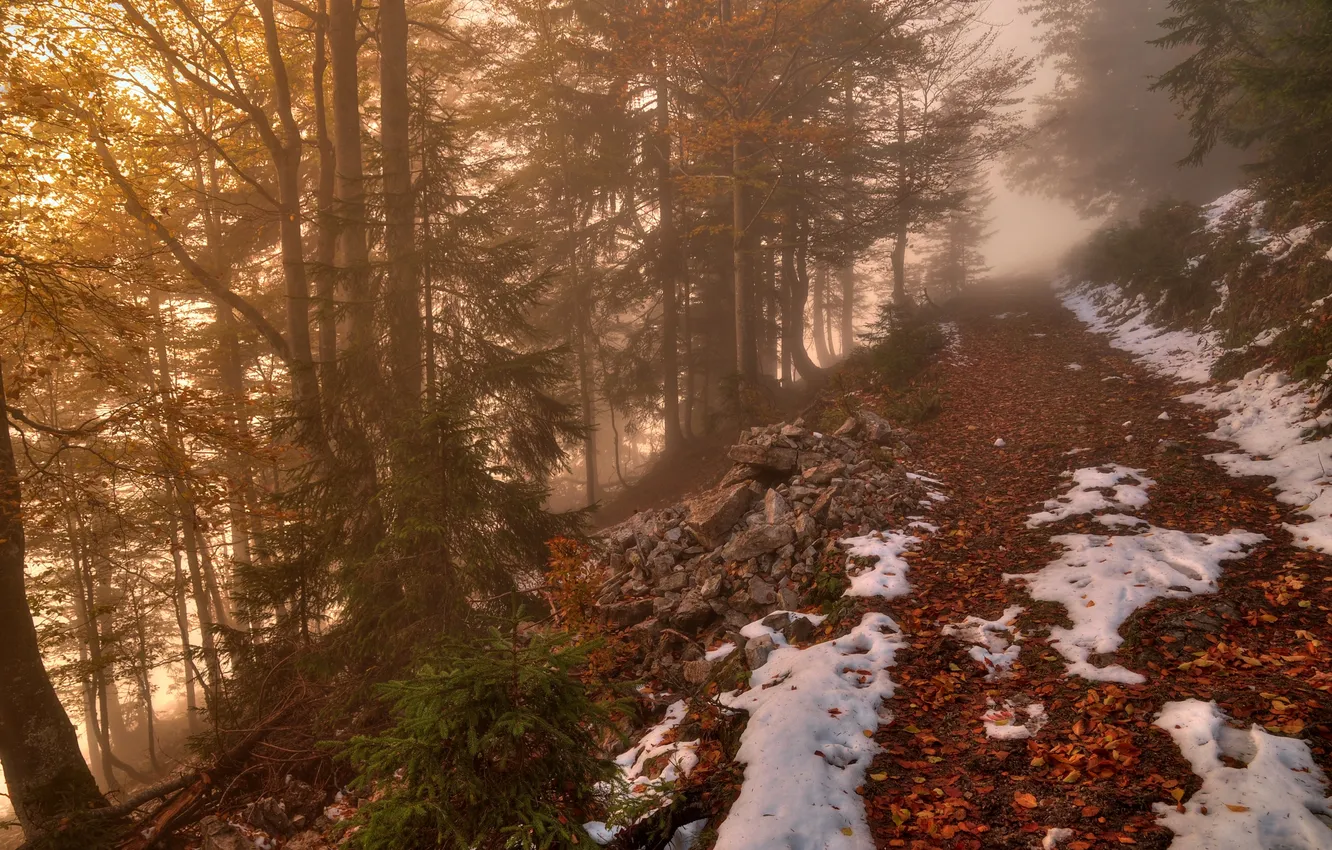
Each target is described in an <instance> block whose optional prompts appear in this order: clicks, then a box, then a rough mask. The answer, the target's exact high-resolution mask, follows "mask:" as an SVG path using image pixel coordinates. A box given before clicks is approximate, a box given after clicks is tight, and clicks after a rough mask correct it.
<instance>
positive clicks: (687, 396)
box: [680, 275, 697, 439]
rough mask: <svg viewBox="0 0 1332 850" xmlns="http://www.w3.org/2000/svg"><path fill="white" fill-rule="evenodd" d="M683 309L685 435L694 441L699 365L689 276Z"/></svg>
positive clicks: (685, 284) (685, 277) (685, 287)
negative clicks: (695, 352)
mask: <svg viewBox="0 0 1332 850" xmlns="http://www.w3.org/2000/svg"><path fill="white" fill-rule="evenodd" d="M683 307H684V309H683V310H682V311H681V313H682V315H681V320H682V321H681V327H680V336H681V337H682V340H683V342H684V370H685V382H684V435H685V438H686V439H692V438H693V436H694V383H695V382H694V372H695V370H696V369H697V363H696V362H695V358H694V334H693V315H694V308H693V298H692V296H691V294H690V280H689V276H688V275H685V276H684V293H683Z"/></svg>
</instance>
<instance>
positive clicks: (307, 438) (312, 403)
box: [254, 0, 330, 463]
mask: <svg viewBox="0 0 1332 850" xmlns="http://www.w3.org/2000/svg"><path fill="white" fill-rule="evenodd" d="M254 5H255V8H256V9H257V10H258V11H259V15H260V17H261V18H262V19H263V25H264V47H265V50H266V51H267V54H268V64H269V67H270V69H271V70H272V72H273V81H272V82H273V99H274V101H275V105H276V108H277V113H278V118H279V120H280V121H281V123H282V128H283V133H282V136H283V138H282V141H281V143H280V144H274V145H273V146H272V149H271V150H270V153H271V155H272V158H273V166H274V168H275V169H276V171H277V183H278V243H279V246H280V249H281V254H282V277H283V281H284V283H285V284H286V287H285V288H286V296H287V346H288V349H289V351H290V355H291V360H290V362H289V363H288V366H287V368H288V371H289V372H290V374H291V398H292V408H293V411H294V413H295V419H296V422H295V424H296V435H297V439H298V440H299V442H300V443H301V444H302V445H303V446H305V447H307V448H309V449H310V450H312V451H313V452H315V454H316V455H317V457H318V459H319V460H320V461H321V462H323V463H327V462H328V460H329V456H330V453H329V450H328V442H327V437H326V434H325V432H324V425H323V410H322V407H321V404H320V396H319V375H318V372H316V370H315V365H314V354H313V352H312V350H311V347H310V281H309V278H308V277H307V275H306V270H305V243H304V238H303V236H302V234H301V132H300V126H299V125H298V124H297V123H296V117H295V114H294V113H293V112H292V101H291V83H290V80H289V78H288V76H287V65H286V62H285V61H284V60H283V58H282V48H281V46H280V41H279V38H278V29H277V19H276V18H275V17H274V15H273V0H255V4H254Z"/></svg>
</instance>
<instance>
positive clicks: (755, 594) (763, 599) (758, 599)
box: [749, 577, 777, 605]
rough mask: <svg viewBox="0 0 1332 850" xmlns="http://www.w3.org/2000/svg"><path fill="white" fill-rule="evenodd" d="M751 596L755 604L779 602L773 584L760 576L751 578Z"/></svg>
mask: <svg viewBox="0 0 1332 850" xmlns="http://www.w3.org/2000/svg"><path fill="white" fill-rule="evenodd" d="M749 598H750V599H751V600H753V602H754V604H755V605H775V604H777V592H776V591H775V590H773V589H772V585H770V584H768V583H767V582H766V581H764V580H763V579H761V578H758V577H755V578H751V579H750V580H749Z"/></svg>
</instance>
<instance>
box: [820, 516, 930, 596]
mask: <svg viewBox="0 0 1332 850" xmlns="http://www.w3.org/2000/svg"><path fill="white" fill-rule="evenodd" d="M918 543H920V538H919V537H913V536H911V535H910V534H903V533H902V532H900V531H888V532H883V531H872V532H870V533H869V534H866V535H862V536H860V537H848V538H846V539H844V540H842V541H840V545H842V546H844V547H846V551H847V555H848V561H847V565H846V574H847V576H848V577H850V579H851V585H850V587H848V588H847V589H846V593H845V594H843V595H844V596H882V597H883V598H884V599H893V598H894V597H898V596H902V595H903V594H905V593H907V592H908V591H910V590H911V585H909V584H907V580H906V574H907V570H909V569H910V568H911V565H910V564H908V563H907V562H906V559H905V558H903V557H902V554H903V553H904V552H906V551H907V550H908V549H911V548H912V547H913V546H915V545H916V544H918ZM855 558H874V559H875V562H874V564H873V566H869V567H865V566H860V565H857V564H856V562H855V561H854V559H855Z"/></svg>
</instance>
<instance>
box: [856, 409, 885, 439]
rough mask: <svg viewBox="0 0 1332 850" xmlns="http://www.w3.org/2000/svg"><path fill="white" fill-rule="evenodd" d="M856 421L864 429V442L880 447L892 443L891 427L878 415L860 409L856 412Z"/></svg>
mask: <svg viewBox="0 0 1332 850" xmlns="http://www.w3.org/2000/svg"><path fill="white" fill-rule="evenodd" d="M856 419H858V420H860V425H861V427H862V428H864V429H865V433H864V438H865V439H866V440H868V441H870V442H871V443H877V444H878V445H881V446H886V445H889V444H890V443H892V442H893V425H892V423H891V422H889V421H888V420H887V419H884V418H883V417H882V416H880V415H879V414H877V413H875V412H874V411H872V410H868V409H865V408H861V409H860V410H859V411H857V412H856Z"/></svg>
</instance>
